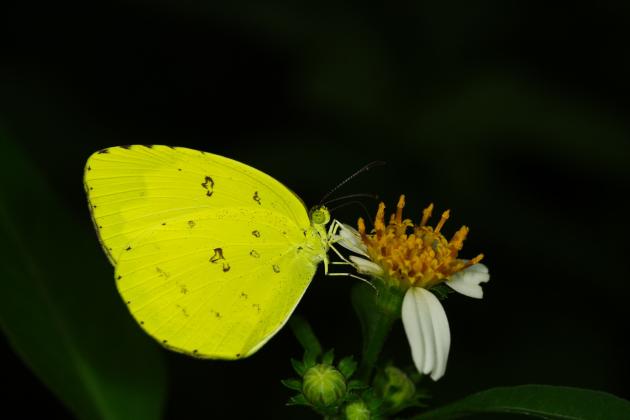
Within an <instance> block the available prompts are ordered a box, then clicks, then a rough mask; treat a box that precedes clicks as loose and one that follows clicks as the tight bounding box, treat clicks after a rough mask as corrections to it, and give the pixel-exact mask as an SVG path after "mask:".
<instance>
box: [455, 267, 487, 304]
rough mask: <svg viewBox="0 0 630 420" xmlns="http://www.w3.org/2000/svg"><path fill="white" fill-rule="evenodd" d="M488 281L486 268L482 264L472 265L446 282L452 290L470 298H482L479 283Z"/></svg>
mask: <svg viewBox="0 0 630 420" xmlns="http://www.w3.org/2000/svg"><path fill="white" fill-rule="evenodd" d="M489 280H490V274H488V267H486V266H485V265H483V264H473V265H471V266H470V267H468V268H466V269H464V270H462V271H460V272H458V273H455V274H453V275H452V276H451V278H450V279H449V280H448V281H447V282H446V284H448V285H449V286H450V287H451V288H452V289H453V290H455V291H456V292H458V293H461V294H462V295H466V296H469V297H471V298H476V299H481V298H483V289H482V288H481V286H480V285H479V284H480V283H486V282H487V281H489Z"/></svg>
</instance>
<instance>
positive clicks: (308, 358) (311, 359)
mask: <svg viewBox="0 0 630 420" xmlns="http://www.w3.org/2000/svg"><path fill="white" fill-rule="evenodd" d="M316 363H317V354H315V353H313V352H311V351H305V352H304V357H303V358H302V365H303V366H304V372H306V371H307V370H309V369H310V368H312V367H313V366H315V364H316Z"/></svg>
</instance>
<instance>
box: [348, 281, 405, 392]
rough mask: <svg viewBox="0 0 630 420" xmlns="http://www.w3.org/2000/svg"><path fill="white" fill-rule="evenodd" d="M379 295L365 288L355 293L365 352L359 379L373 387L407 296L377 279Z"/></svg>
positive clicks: (354, 297)
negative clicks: (378, 365)
mask: <svg viewBox="0 0 630 420" xmlns="http://www.w3.org/2000/svg"><path fill="white" fill-rule="evenodd" d="M373 284H374V286H376V291H375V290H374V289H372V288H370V287H368V286H366V285H364V284H359V285H357V286H355V288H354V289H353V290H352V303H353V306H354V309H355V311H356V312H357V315H358V316H359V320H360V321H361V330H362V333H363V350H362V357H361V364H360V365H359V372H358V378H359V379H361V380H363V381H365V382H367V383H369V381H370V379H371V377H372V373H373V371H374V367H375V365H376V363H377V362H378V357H379V355H380V353H381V350H382V349H383V346H384V344H385V340H386V339H387V336H388V335H389V331H390V330H391V328H392V325H393V323H394V321H396V320H397V319H398V318H400V308H401V306H402V300H403V296H404V292H403V291H402V290H400V289H399V288H397V287H392V286H389V285H387V284H386V283H385V282H383V280H381V279H377V278H375V279H373Z"/></svg>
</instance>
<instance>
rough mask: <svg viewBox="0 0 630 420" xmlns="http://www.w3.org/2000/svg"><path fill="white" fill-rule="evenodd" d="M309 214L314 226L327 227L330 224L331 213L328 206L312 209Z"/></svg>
mask: <svg viewBox="0 0 630 420" xmlns="http://www.w3.org/2000/svg"><path fill="white" fill-rule="evenodd" d="M309 213H310V214H309V215H310V218H311V223H312V224H313V225H314V226H317V225H322V226H325V225H326V224H328V222H330V212H329V211H328V209H327V208H326V206H315V207H313V208H311V211H310V212H309Z"/></svg>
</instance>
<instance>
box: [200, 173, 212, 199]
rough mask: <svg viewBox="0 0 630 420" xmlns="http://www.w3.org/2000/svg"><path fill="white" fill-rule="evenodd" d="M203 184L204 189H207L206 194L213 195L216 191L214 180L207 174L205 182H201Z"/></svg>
mask: <svg viewBox="0 0 630 420" xmlns="http://www.w3.org/2000/svg"><path fill="white" fill-rule="evenodd" d="M201 186H202V187H203V189H204V190H206V195H207V196H208V197H212V194H213V193H214V180H213V179H212V178H211V177H209V176H208V175H206V177H205V178H204V179H203V182H202V183H201Z"/></svg>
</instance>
